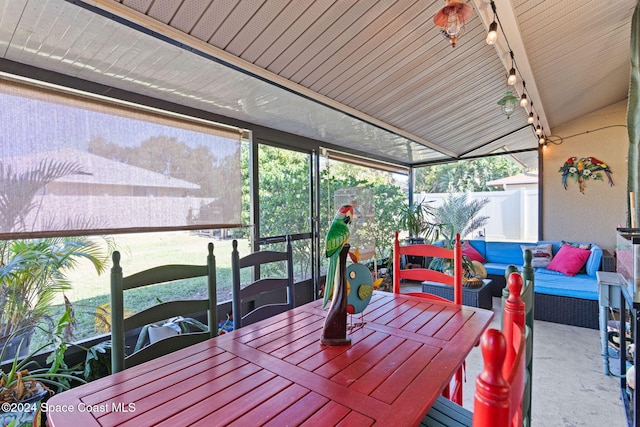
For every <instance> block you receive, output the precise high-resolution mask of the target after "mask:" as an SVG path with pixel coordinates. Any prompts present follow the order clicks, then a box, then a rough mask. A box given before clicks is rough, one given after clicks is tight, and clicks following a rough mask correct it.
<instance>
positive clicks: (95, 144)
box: [89, 136, 237, 197]
mask: <svg viewBox="0 0 640 427" xmlns="http://www.w3.org/2000/svg"><path fill="white" fill-rule="evenodd" d="M89 152H90V153H91V154H95V155H98V156H101V157H105V158H107V159H111V160H115V161H118V162H122V163H126V164H128V165H132V166H137V167H140V168H143V169H147V170H150V171H153V172H156V173H160V174H163V175H166V176H170V177H172V178H178V179H182V180H184V181H188V182H191V183H194V184H198V185H199V186H200V189H199V190H197V191H195V190H191V191H194V193H197V194H193V195H194V196H196V197H212V196H216V195H217V194H218V191H219V188H218V186H219V183H218V182H213V180H212V179H211V170H212V166H211V165H213V164H216V163H217V161H218V159H217V158H216V156H215V155H214V154H213V153H212V152H211V150H210V149H209V148H208V147H205V146H198V147H195V148H191V147H190V146H189V145H187V144H186V143H184V142H180V141H178V140H177V139H176V138H174V137H166V136H156V137H152V138H148V139H146V140H144V141H142V142H141V143H140V145H138V146H135V147H123V146H120V145H117V144H114V143H111V142H107V141H105V140H104V139H103V138H100V137H98V138H95V139H92V140H91V141H89ZM233 166H237V165H233Z"/></svg>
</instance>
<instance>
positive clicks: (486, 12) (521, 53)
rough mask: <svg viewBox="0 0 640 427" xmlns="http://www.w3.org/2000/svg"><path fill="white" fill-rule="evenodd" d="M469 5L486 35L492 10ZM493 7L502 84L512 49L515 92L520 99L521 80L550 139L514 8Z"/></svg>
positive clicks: (479, 0)
mask: <svg viewBox="0 0 640 427" xmlns="http://www.w3.org/2000/svg"><path fill="white" fill-rule="evenodd" d="M472 2H473V4H474V6H475V8H476V11H477V12H478V16H479V17H480V19H481V20H482V23H483V24H484V27H485V30H486V31H489V25H490V24H491V22H493V10H491V2H490V0H472ZM494 3H495V5H496V14H497V15H498V18H499V19H500V24H499V26H498V40H497V41H496V43H495V44H494V45H493V46H494V48H495V49H496V52H497V54H498V57H499V58H500V61H502V63H503V64H504V68H505V82H506V79H507V74H508V70H510V69H511V55H510V53H509V47H511V51H513V56H514V58H515V61H516V68H517V71H518V73H519V75H518V82H517V83H516V91H517V92H518V94H519V95H522V81H523V80H524V81H525V82H526V85H527V97H528V98H529V102H531V101H533V110H534V112H535V115H536V116H538V117H540V125H541V126H542V127H544V129H545V133H546V134H547V135H550V134H551V126H550V125H549V121H548V120H547V116H546V114H545V112H544V106H543V104H542V99H541V98H540V93H539V92H538V88H537V86H536V81H535V78H534V76H533V70H532V69H531V64H530V63H529V58H528V56H527V52H526V50H525V47H524V43H523V41H522V35H521V33H520V28H519V27H518V21H517V19H516V15H515V13H514V10H513V6H512V5H511V0H494ZM500 26H502V31H504V35H503V34H502V32H501V31H500ZM505 35H506V38H507V41H508V42H509V43H508V45H507V41H506V40H505ZM505 84H506V83H505ZM530 111H531V109H530V107H527V113H529V112H530Z"/></svg>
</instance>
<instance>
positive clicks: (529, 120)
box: [527, 111, 535, 125]
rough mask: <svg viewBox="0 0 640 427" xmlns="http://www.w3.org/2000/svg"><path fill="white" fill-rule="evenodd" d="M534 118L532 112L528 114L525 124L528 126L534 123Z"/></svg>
mask: <svg viewBox="0 0 640 427" xmlns="http://www.w3.org/2000/svg"><path fill="white" fill-rule="evenodd" d="M534 120H535V119H534V117H533V111H532V112H530V113H529V117H527V123H529V124H530V125H532V124H533V121H534Z"/></svg>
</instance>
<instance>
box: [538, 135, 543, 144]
mask: <svg viewBox="0 0 640 427" xmlns="http://www.w3.org/2000/svg"><path fill="white" fill-rule="evenodd" d="M544 141H545V139H544V135H541V136H540V139H539V140H538V142H539V143H540V145H542V144H544Z"/></svg>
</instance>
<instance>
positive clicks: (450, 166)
mask: <svg viewBox="0 0 640 427" xmlns="http://www.w3.org/2000/svg"><path fill="white" fill-rule="evenodd" d="M519 172H521V168H520V167H519V166H518V165H516V164H515V163H514V162H513V161H511V160H509V159H508V158H507V157H504V156H496V157H485V158H483V159H477V160H472V161H461V162H454V163H447V164H442V165H434V166H427V167H423V168H418V169H416V181H415V192H416V193H417V192H420V191H425V192H427V193H463V192H474V191H500V190H502V189H498V188H495V187H490V186H488V185H487V182H489V181H492V180H494V179H499V178H504V177H507V176H511V175H515V174H517V173H519Z"/></svg>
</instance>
